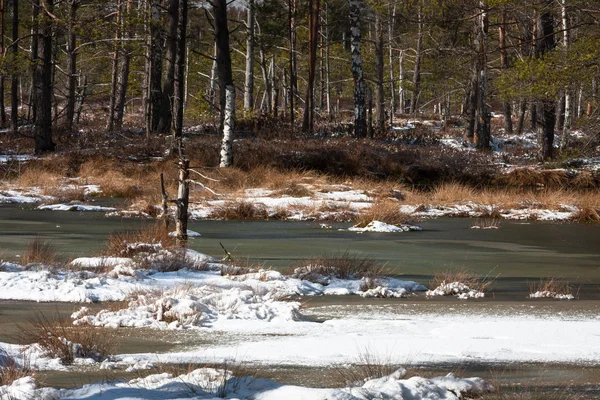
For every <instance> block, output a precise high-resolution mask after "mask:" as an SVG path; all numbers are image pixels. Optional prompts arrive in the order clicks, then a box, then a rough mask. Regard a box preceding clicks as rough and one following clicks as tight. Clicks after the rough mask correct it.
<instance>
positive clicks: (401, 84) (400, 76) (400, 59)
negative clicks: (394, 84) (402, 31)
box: [398, 50, 406, 114]
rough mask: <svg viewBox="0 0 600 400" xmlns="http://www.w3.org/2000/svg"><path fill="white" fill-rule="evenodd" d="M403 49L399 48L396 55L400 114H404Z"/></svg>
mask: <svg viewBox="0 0 600 400" xmlns="http://www.w3.org/2000/svg"><path fill="white" fill-rule="evenodd" d="M405 79H406V77H405V75H404V50H400V55H399V56H398V105H399V107H400V114H406V91H405V90H404V80H405Z"/></svg>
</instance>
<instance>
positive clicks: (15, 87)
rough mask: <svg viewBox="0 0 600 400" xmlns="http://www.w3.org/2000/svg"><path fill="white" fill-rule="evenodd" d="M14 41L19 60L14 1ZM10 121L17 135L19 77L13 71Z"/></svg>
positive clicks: (15, 4) (15, 52) (17, 9)
mask: <svg viewBox="0 0 600 400" xmlns="http://www.w3.org/2000/svg"><path fill="white" fill-rule="evenodd" d="M12 12H13V15H12V41H13V45H12V47H11V49H12V53H13V59H15V60H16V59H17V57H18V52H19V46H18V45H17V44H16V42H17V40H18V39H19V1H18V0H13V1H12ZM10 109H11V114H10V121H11V130H12V131H13V133H17V130H18V125H19V76H18V75H17V71H13V73H12V82H11V87H10Z"/></svg>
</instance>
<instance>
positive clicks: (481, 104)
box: [474, 1, 491, 149]
mask: <svg viewBox="0 0 600 400" xmlns="http://www.w3.org/2000/svg"><path fill="white" fill-rule="evenodd" d="M478 14H479V16H478V18H477V26H476V35H475V45H476V46H477V51H478V57H477V70H478V73H479V82H478V83H479V86H478V87H477V114H478V120H477V135H476V136H475V140H474V142H475V145H476V146H477V148H479V149H489V147H490V140H491V137H490V115H489V112H488V108H487V53H486V52H487V33H488V19H487V5H486V4H485V3H484V2H483V1H480V2H479V9H478Z"/></svg>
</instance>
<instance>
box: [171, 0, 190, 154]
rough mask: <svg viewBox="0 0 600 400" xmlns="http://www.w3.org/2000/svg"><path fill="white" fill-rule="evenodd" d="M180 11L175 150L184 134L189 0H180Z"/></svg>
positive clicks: (175, 85) (174, 84)
mask: <svg viewBox="0 0 600 400" xmlns="http://www.w3.org/2000/svg"><path fill="white" fill-rule="evenodd" d="M178 11H179V15H178V17H177V48H176V52H175V73H174V74H173V77H174V79H173V110H172V115H173V123H172V124H171V135H172V136H173V148H172V151H173V152H174V151H175V150H176V149H178V148H181V138H182V135H183V110H184V103H185V60H186V48H187V45H186V42H187V40H186V38H187V19H188V17H187V13H188V0H179V7H178Z"/></svg>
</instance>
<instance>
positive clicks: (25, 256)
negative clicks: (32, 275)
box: [21, 236, 57, 265]
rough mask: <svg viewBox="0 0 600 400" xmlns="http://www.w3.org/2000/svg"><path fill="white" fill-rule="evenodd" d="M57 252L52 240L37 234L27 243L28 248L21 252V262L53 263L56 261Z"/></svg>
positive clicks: (25, 263)
mask: <svg viewBox="0 0 600 400" xmlns="http://www.w3.org/2000/svg"><path fill="white" fill-rule="evenodd" d="M56 258H57V252H56V248H55V247H54V244H53V243H52V240H46V239H43V238H42V237H40V236H36V237H35V238H34V239H33V240H30V241H29V242H28V243H27V248H26V249H25V251H24V252H23V253H21V262H22V263H23V264H24V265H27V264H44V265H52V264H54V263H55V262H56Z"/></svg>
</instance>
